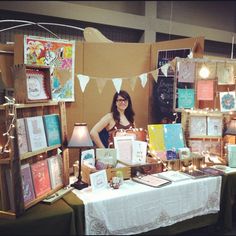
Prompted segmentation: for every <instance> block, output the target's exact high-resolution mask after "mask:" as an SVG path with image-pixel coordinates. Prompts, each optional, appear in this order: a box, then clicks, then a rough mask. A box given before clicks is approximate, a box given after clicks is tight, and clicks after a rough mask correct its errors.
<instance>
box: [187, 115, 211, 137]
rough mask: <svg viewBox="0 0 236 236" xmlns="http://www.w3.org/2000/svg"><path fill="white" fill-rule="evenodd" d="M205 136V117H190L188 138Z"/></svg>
mask: <svg viewBox="0 0 236 236" xmlns="http://www.w3.org/2000/svg"><path fill="white" fill-rule="evenodd" d="M206 135H207V124H206V116H191V117H190V126H189V136H190V137H191V138H193V137H197V136H206Z"/></svg>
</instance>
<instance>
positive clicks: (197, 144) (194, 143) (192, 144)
mask: <svg viewBox="0 0 236 236" xmlns="http://www.w3.org/2000/svg"><path fill="white" fill-rule="evenodd" d="M188 143H189V148H190V150H191V152H197V153H201V152H202V151H203V147H202V141H201V140H189V142H188Z"/></svg>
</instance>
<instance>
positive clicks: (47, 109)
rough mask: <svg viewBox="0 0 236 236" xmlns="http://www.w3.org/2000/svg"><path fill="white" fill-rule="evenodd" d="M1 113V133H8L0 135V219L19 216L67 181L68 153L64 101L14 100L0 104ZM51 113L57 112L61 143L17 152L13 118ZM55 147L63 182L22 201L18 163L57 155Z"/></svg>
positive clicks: (65, 184)
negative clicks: (60, 160)
mask: <svg viewBox="0 0 236 236" xmlns="http://www.w3.org/2000/svg"><path fill="white" fill-rule="evenodd" d="M9 108H10V109H9ZM0 113H1V116H0V117H1V118H0V131H1V132H0V133H1V134H7V135H1V137H0V146H1V150H0V218H16V217H18V216H19V215H22V214H23V213H24V211H25V210H26V209H28V208H29V207H31V206H33V205H35V204H36V203H38V202H40V201H42V200H43V199H45V198H46V197H47V196H49V195H51V194H53V193H55V192H57V191H58V190H60V189H62V188H63V187H65V186H68V184H69V154H68V149H67V148H66V146H65V145H64V144H65V143H66V136H67V126H66V109H65V103H64V102H53V101H48V102H43V103H30V104H17V103H16V104H10V105H9V106H8V105H6V104H5V105H0ZM54 113H57V114H59V117H60V124H61V137H62V143H61V144H59V145H54V146H49V147H46V148H43V149H39V150H36V151H32V152H26V153H24V154H22V155H20V154H19V149H18V141H17V130H16V129H17V128H16V127H17V126H16V120H17V119H18V118H24V117H33V116H43V115H46V114H54ZM7 137H8V138H7ZM58 150H61V151H62V152H61V155H62V160H63V185H62V186H59V187H57V188H56V189H51V190H50V191H48V192H46V193H45V194H43V195H41V196H39V197H36V198H35V199H34V200H33V201H31V202H29V203H28V204H25V203H24V199H23V190H22V182H21V165H22V164H25V163H29V164H32V163H35V162H37V161H40V160H42V159H46V158H48V157H50V156H52V155H56V154H57V152H58ZM7 170H10V178H11V183H12V184H11V186H10V191H9V186H8V184H7V179H6V171H7ZM8 183H9V182H8ZM11 203H13V206H14V208H13V209H12V204H11Z"/></svg>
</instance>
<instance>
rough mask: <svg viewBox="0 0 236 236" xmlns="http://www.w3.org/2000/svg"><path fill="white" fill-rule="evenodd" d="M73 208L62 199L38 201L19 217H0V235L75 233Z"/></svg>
mask: <svg viewBox="0 0 236 236" xmlns="http://www.w3.org/2000/svg"><path fill="white" fill-rule="evenodd" d="M74 219H75V218H74V211H73V209H72V208H71V207H70V206H69V205H68V204H67V203H66V202H65V201H63V200H62V199H60V200H58V201H56V202H55V203H53V204H52V205H47V204H45V203H38V204H36V205H35V206H33V207H32V208H29V209H28V210H26V211H25V213H24V214H23V215H22V216H19V217H18V218H17V219H0V235H63V236H64V235H75V234H76V231H75V221H74Z"/></svg>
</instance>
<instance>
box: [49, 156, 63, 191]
mask: <svg viewBox="0 0 236 236" xmlns="http://www.w3.org/2000/svg"><path fill="white" fill-rule="evenodd" d="M47 161H48V169H49V175H50V181H51V187H52V189H55V188H57V187H59V186H62V185H63V164H62V157H61V155H55V156H51V157H49V158H48V159H47Z"/></svg>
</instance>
